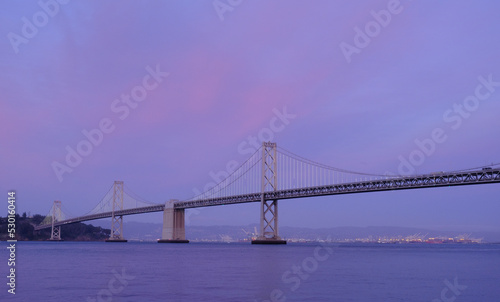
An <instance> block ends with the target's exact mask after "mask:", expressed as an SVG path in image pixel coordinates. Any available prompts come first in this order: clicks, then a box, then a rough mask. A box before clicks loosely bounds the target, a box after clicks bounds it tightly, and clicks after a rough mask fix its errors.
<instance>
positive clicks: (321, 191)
mask: <svg viewBox="0 0 500 302" xmlns="http://www.w3.org/2000/svg"><path fill="white" fill-rule="evenodd" d="M494 183H500V168H492V167H483V168H479V169H472V170H462V171H455V172H439V173H432V174H423V175H414V176H399V177H398V176H387V175H376V174H367V173H358V172H352V171H347V170H342V169H337V168H333V167H329V166H326V165H322V164H318V163H316V162H312V161H309V160H307V159H304V158H302V157H299V156H296V155H294V154H293V153H291V152H289V151H286V150H283V151H281V152H279V151H278V150H277V146H276V144H275V143H264V144H263V146H262V147H261V148H260V149H259V150H258V151H257V152H256V153H255V154H254V155H252V157H251V158H250V159H249V160H247V161H246V162H245V163H244V164H243V165H242V166H240V168H238V169H237V170H236V171H235V172H233V173H232V174H231V175H229V177H227V178H226V179H224V180H223V181H221V182H220V183H219V184H218V185H216V186H215V187H213V188H211V189H210V190H208V191H206V192H205V193H203V194H201V195H199V196H196V197H195V198H193V199H191V200H187V201H178V200H171V201H169V202H167V203H165V204H149V205H145V206H136V207H132V208H126V209H125V208H124V206H123V198H124V192H123V182H122V181H115V184H114V186H113V187H112V198H110V200H109V204H110V205H112V207H111V210H108V211H105V210H102V209H103V208H104V207H103V206H102V205H101V207H100V209H101V210H100V211H98V212H97V213H91V214H88V215H83V216H79V217H73V218H67V219H63V218H62V215H61V213H62V211H61V203H60V202H58V201H56V202H54V205H53V208H52V210H51V215H50V221H47V220H46V221H45V223H43V222H42V224H41V225H39V226H37V227H36V228H35V230H41V229H44V228H52V235H51V239H52V240H60V239H61V238H60V228H61V226H63V225H67V224H71V223H77V222H83V221H89V220H95V219H102V218H108V217H111V218H112V228H111V236H110V239H109V241H126V240H125V239H124V238H123V224H122V222H123V216H127V215H135V214H142V213H151V212H164V215H163V224H164V225H163V232H162V239H161V240H160V241H159V242H188V241H187V240H186V238H185V224H184V211H185V209H190V208H198V207H209V206H219V205H230V204H239V203H248V202H260V203H261V209H260V216H261V217H260V236H259V238H258V239H257V240H255V241H254V242H253V243H285V241H284V240H281V238H280V237H279V235H278V200H285V199H292V198H307V197H316V196H328V195H340V194H354V193H368V192H381V191H393V190H409V189H426V188H439V187H455V186H464V185H480V184H494ZM278 185H280V186H278ZM259 187H260V188H259ZM110 192H111V190H110ZM98 207H99V205H98ZM48 217H49V216H48Z"/></svg>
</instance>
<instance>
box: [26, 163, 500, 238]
mask: <svg viewBox="0 0 500 302" xmlns="http://www.w3.org/2000/svg"><path fill="white" fill-rule="evenodd" d="M490 183H500V169H487V170H484V169H483V170H478V171H468V172H455V173H444V172H443V173H433V174H425V175H416V176H406V177H398V178H387V179H379V180H371V181H361V182H354V183H345V184H337V185H328V186H318V187H306V188H299V189H287V190H279V191H269V192H265V193H264V198H265V199H266V200H273V199H279V200H281V199H292V198H304V197H315V196H327V195H338V194H353V193H363V192H378V191H392V190H408V189H422V188H438V187H450V186H464V185H478V184H490ZM261 195H262V193H260V192H259V193H252V194H243V195H234V196H227V197H220V198H209V199H200V200H191V201H179V202H176V203H174V208H175V209H189V208H200V207H209V206H219V205H228V204H237V203H246V202H260V201H261ZM164 209H165V205H164V204H158V205H151V206H147V207H141V208H133V209H126V210H120V211H115V216H126V215H133V214H141V213H151V212H161V211H163V210H164ZM111 216H112V212H105V213H99V214H92V215H86V216H80V217H75V218H71V219H67V220H61V221H58V222H56V223H54V226H59V225H66V224H71V223H77V222H82V221H88V220H95V219H101V218H107V217H111ZM51 226H52V224H46V225H40V226H37V227H35V230H41V229H44V228H50V227H51Z"/></svg>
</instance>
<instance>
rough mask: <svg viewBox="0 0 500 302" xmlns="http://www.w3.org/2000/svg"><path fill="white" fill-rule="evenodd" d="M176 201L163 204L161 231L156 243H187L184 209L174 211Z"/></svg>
mask: <svg viewBox="0 0 500 302" xmlns="http://www.w3.org/2000/svg"><path fill="white" fill-rule="evenodd" d="M177 201H178V200H176V199H171V200H169V201H167V202H166V203H165V210H163V230H162V232H161V239H160V240H158V243H189V240H186V228H185V221H184V212H185V211H184V209H175V208H174V203H175V202H177Z"/></svg>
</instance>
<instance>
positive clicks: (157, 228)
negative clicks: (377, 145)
mask: <svg viewBox="0 0 500 302" xmlns="http://www.w3.org/2000/svg"><path fill="white" fill-rule="evenodd" d="M96 224H97V225H101V226H107V225H108V224H110V223H104V222H102V221H101V222H99V223H96ZM258 229H259V226H258V225H257V224H251V225H247V226H195V225H188V226H186V238H187V239H189V240H192V241H202V240H213V241H228V240H242V239H247V238H249V237H251V236H252V233H255V230H258ZM161 231H162V224H161V223H142V222H124V223H123V233H124V237H125V238H126V239H128V240H148V241H149V240H150V241H155V240H156V239H159V238H161ZM279 232H280V236H281V237H283V238H285V239H305V240H318V239H319V240H325V239H327V238H331V239H332V240H337V241H342V240H347V239H350V240H355V239H357V238H374V239H376V238H379V237H391V238H396V237H408V236H413V235H421V236H426V237H456V236H459V235H463V234H464V233H467V235H470V237H471V238H482V239H483V241H485V242H500V231H499V232H466V231H465V230H464V231H462V232H459V231H435V230H428V229H420V228H406V227H381V226H371V227H334V228H320V229H312V228H298V227H286V226H283V227H280V229H279Z"/></svg>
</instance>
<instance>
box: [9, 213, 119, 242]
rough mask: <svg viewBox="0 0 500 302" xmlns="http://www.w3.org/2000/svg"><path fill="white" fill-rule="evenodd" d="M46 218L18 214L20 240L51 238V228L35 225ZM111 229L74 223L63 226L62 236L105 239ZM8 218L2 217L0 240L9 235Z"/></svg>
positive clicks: (63, 237)
mask: <svg viewBox="0 0 500 302" xmlns="http://www.w3.org/2000/svg"><path fill="white" fill-rule="evenodd" d="M43 219H44V217H43V216H41V215H34V216H33V217H26V213H24V214H23V215H22V216H20V215H16V239H17V240H19V241H27V240H34V241H37V240H47V239H49V238H50V232H51V229H50V228H47V229H43V230H40V231H35V226H37V225H39V224H40V222H41V221H42V220H43ZM110 232H111V231H110V230H109V229H105V228H102V227H95V226H93V225H90V224H84V223H74V224H70V225H65V226H63V227H62V228H61V238H62V239H63V240H65V241H104V239H106V238H108V237H109V234H110ZM7 235H8V234H7V218H6V217H0V240H2V241H5V240H7V239H9V238H8V237H7Z"/></svg>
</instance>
